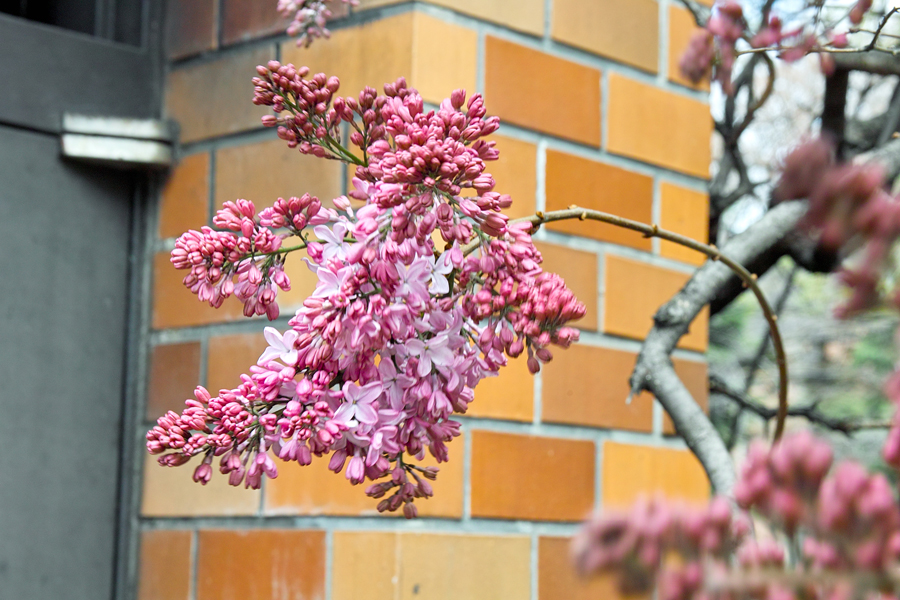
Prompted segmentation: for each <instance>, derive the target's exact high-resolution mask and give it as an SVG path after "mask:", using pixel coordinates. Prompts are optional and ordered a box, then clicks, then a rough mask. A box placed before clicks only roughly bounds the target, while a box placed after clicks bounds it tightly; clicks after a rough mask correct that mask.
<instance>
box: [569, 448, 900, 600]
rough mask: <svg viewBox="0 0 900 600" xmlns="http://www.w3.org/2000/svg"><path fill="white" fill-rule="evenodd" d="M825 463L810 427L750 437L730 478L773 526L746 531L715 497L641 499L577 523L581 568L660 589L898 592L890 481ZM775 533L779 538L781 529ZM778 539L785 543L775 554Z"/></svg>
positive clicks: (690, 595) (753, 594) (898, 548)
mask: <svg viewBox="0 0 900 600" xmlns="http://www.w3.org/2000/svg"><path fill="white" fill-rule="evenodd" d="M831 467H832V453H831V450H830V448H829V446H828V445H827V444H826V443H825V442H823V441H819V440H816V439H815V438H813V437H812V435H810V434H809V433H800V434H796V435H792V436H789V437H787V438H785V439H784V440H782V441H781V442H779V443H778V444H777V445H776V446H775V447H774V448H772V449H771V451H768V450H767V449H766V448H764V447H763V445H762V444H757V445H755V446H754V447H753V448H752V449H751V450H750V453H749V455H748V457H747V461H746V463H745V465H744V468H743V470H742V472H741V474H740V477H739V479H738V482H737V485H736V487H735V497H736V500H737V503H738V505H739V506H740V507H741V508H744V509H746V510H748V511H752V512H754V513H755V514H757V515H758V516H760V517H763V518H765V519H766V520H767V521H768V522H769V523H770V524H771V526H772V527H773V528H775V531H776V532H779V533H778V536H779V537H776V538H763V539H760V540H756V539H751V538H750V537H749V536H748V535H747V534H748V532H749V521H747V520H746V519H745V518H744V517H743V516H739V515H736V514H735V512H734V511H733V508H732V507H731V505H730V503H729V502H728V501H727V500H725V499H724V498H721V497H719V498H714V499H713V500H712V501H711V502H710V504H709V505H708V506H707V508H706V509H693V510H690V509H685V508H684V507H681V506H679V505H676V504H673V503H669V502H666V501H664V500H659V499H657V500H654V501H647V500H643V501H641V502H639V503H638V504H636V505H635V507H634V508H633V509H632V511H631V512H630V513H627V514H612V515H608V516H604V517H601V518H597V519H595V520H593V521H591V522H589V523H588V524H586V525H585V526H584V528H583V530H582V532H581V533H580V534H579V536H578V537H577V538H576V541H575V544H574V551H575V558H576V562H577V564H578V565H579V566H580V567H581V568H582V570H584V571H585V572H587V573H596V572H603V571H612V572H614V573H615V574H617V575H618V576H619V587H620V589H621V591H622V592H625V593H631V592H646V591H649V590H651V589H653V587H654V586H655V585H658V586H659V594H660V597H661V598H665V599H667V600H709V599H713V598H722V599H729V600H730V599H732V598H754V599H756V598H758V599H760V600H762V599H769V598H776V597H777V598H784V599H785V600H793V599H799V598H816V599H823V600H824V599H831V598H836V597H845V596H844V594H843V592H845V591H846V590H848V589H849V590H851V592H852V593H851V594H849V595H846V597H847V598H870V597H875V596H876V595H877V594H875V592H882V593H888V594H891V596H892V597H896V596H897V594H898V592H900V580H898V579H897V578H896V572H897V569H898V568H900V508H898V506H897V498H896V497H895V495H894V490H893V489H892V486H891V485H890V484H889V483H888V480H887V479H886V478H885V477H884V476H883V475H881V474H871V473H869V472H867V471H866V469H865V468H863V467H862V466H860V465H858V464H856V463H853V462H849V461H846V462H841V463H839V464H837V465H836V466H835V467H834V468H831ZM782 536H783V537H782ZM783 542H790V543H791V545H792V547H794V548H796V554H795V556H794V557H793V559H792V560H791V561H787V560H786V552H785V546H784V544H783Z"/></svg>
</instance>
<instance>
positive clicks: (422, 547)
mask: <svg viewBox="0 0 900 600" xmlns="http://www.w3.org/2000/svg"><path fill="white" fill-rule="evenodd" d="M530 557H531V540H530V539H528V538H527V537H505V536H504V537H499V536H498V537H487V536H463V535H429V534H406V535H402V536H401V550H400V565H399V567H400V590H399V591H400V593H399V598H400V600H418V599H419V598H428V599H429V600H431V599H433V600H459V599H461V598H466V599H467V600H469V599H470V600H494V599H499V598H502V599H503V600H526V599H527V598H530V597H531V577H530V572H531V568H530V564H531V558H530Z"/></svg>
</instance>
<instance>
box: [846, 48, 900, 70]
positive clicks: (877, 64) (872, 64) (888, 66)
mask: <svg viewBox="0 0 900 600" xmlns="http://www.w3.org/2000/svg"><path fill="white" fill-rule="evenodd" d="M832 56H833V57H834V64H835V66H837V67H838V68H840V69H847V70H850V71H865V72H867V73H872V74H875V75H900V60H897V57H896V56H893V55H892V54H884V53H879V52H866V53H864V54H833V55H832Z"/></svg>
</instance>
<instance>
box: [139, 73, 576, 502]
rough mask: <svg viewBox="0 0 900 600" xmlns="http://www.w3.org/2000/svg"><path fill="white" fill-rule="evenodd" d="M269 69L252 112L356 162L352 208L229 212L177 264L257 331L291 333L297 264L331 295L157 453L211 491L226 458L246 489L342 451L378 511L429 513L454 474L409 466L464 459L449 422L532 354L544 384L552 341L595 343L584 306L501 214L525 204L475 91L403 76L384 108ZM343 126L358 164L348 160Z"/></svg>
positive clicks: (309, 148) (334, 85)
mask: <svg viewBox="0 0 900 600" xmlns="http://www.w3.org/2000/svg"><path fill="white" fill-rule="evenodd" d="M257 71H258V76H257V77H256V78H255V79H254V84H255V86H256V97H255V100H254V101H255V102H256V103H257V104H260V105H265V106H271V107H272V108H273V110H274V111H275V113H276V114H275V116H269V117H265V118H264V119H263V121H264V123H265V124H266V125H268V126H272V127H277V128H278V135H279V137H281V138H282V139H284V140H285V141H286V142H287V143H288V145H289V146H292V147H295V148H297V149H298V150H299V151H300V152H302V153H305V154H312V155H315V156H320V157H325V158H331V159H338V160H343V161H345V162H347V163H349V164H351V165H354V166H355V167H356V178H354V180H353V184H354V189H353V190H352V191H351V192H350V193H349V194H348V196H346V197H340V198H336V199H334V200H333V203H334V208H326V207H323V205H322V202H320V201H319V200H318V199H317V198H314V197H311V196H309V195H304V196H302V197H299V198H290V199H287V200H285V199H278V201H277V202H276V203H275V205H274V206H272V207H270V208H265V209H263V210H261V211H257V210H256V207H255V206H254V205H253V203H251V202H249V201H246V200H238V201H236V202H229V203H226V204H225V206H224V207H223V209H222V210H220V211H219V212H218V214H217V216H216V218H215V220H214V224H215V226H216V227H217V228H218V229H212V228H208V227H207V228H204V229H203V230H201V231H190V232H188V233H186V234H184V235H183V236H182V237H181V238H179V239H178V241H177V242H176V247H175V250H174V251H173V252H172V259H171V260H172V263H173V264H174V265H175V267H176V268H179V269H185V270H188V271H189V273H188V275H187V276H186V277H185V279H184V283H185V285H186V286H188V287H189V288H190V289H191V290H192V291H194V292H195V293H196V294H197V295H198V297H199V299H200V300H203V301H206V302H209V303H210V304H211V305H213V306H219V305H221V304H222V302H223V301H224V299H225V298H227V297H228V296H229V295H232V294H233V295H235V296H237V297H238V298H239V299H240V300H241V301H243V302H244V307H245V310H244V313H245V314H247V315H248V316H250V315H261V314H266V315H267V316H268V317H269V318H270V319H274V318H275V317H277V316H278V314H279V310H278V304H277V292H278V290H279V289H281V290H286V289H289V286H290V281H289V280H288V278H287V276H286V275H285V273H284V263H285V260H287V259H288V255H289V254H290V253H292V252H294V251H297V250H305V252H306V254H307V258H305V259H304V260H306V262H307V265H308V267H309V268H310V269H311V270H312V271H313V272H314V273H315V275H316V277H317V279H318V285H317V286H316V288H315V291H314V293H313V294H312V296H310V297H309V298H307V299H306V300H305V301H304V303H303V306H302V307H301V308H300V309H299V310H298V311H297V312H296V314H295V315H294V316H293V318H292V319H291V320H290V322H289V325H290V328H289V329H288V330H287V331H285V332H283V333H282V332H280V331H278V330H276V329H274V328H271V327H270V328H267V329H266V334H265V335H266V339H267V341H268V343H269V347H268V348H267V349H266V351H265V352H264V353H263V354H262V356H260V358H259V360H258V362H257V364H256V365H254V366H252V367H250V369H249V372H248V373H247V374H245V375H242V376H241V381H240V383H239V385H237V387H235V388H234V389H228V390H219V391H218V394H217V395H214V394H213V393H211V392H210V391H207V390H205V389H204V388H202V387H201V388H197V390H196V393H195V398H194V399H193V400H189V401H187V408H186V409H185V411H184V412H182V413H181V414H178V413H175V412H169V413H168V414H166V415H164V416H163V417H161V418H160V419H159V421H158V424H157V426H156V427H154V428H153V429H152V430H151V431H150V432H148V434H147V447H148V449H149V451H150V452H151V453H153V454H159V455H161V456H160V459H159V460H160V463H162V464H164V465H179V464H184V463H185V462H187V461H188V460H189V459H190V458H192V457H194V456H199V457H201V463H200V465H199V466H198V467H197V468H196V470H195V474H194V479H195V480H197V481H199V482H201V483H205V482H207V481H209V479H210V477H211V475H212V462H213V460H214V459H217V460H218V461H219V470H220V471H221V472H222V473H224V474H227V475H228V478H229V482H230V483H231V484H232V485H239V484H241V483H242V482H243V483H244V484H245V485H247V486H249V487H258V486H259V485H260V482H261V479H262V477H263V476H269V477H274V476H275V475H276V473H277V468H276V464H275V462H274V461H273V460H272V455H277V456H278V457H280V458H281V459H283V460H285V461H296V462H298V463H300V464H301V465H307V464H309V463H310V462H311V461H312V460H313V457H314V456H316V457H324V456H328V457H329V468H331V469H332V470H333V471H335V472H341V471H342V470H343V471H344V472H345V475H346V477H347V479H349V480H350V481H351V482H352V483H354V484H356V483H362V482H363V481H366V480H370V481H372V482H374V483H373V484H372V485H370V487H369V488H368V493H369V494H370V495H371V496H374V497H375V498H382V500H381V502H380V504H379V505H378V508H379V510H391V511H393V510H397V509H399V508H401V507H402V508H403V510H404V513H405V514H406V516H407V517H412V516H415V515H416V508H415V506H414V505H413V503H412V502H413V500H414V499H416V498H420V497H428V496H431V494H432V488H431V484H430V483H429V480H431V479H434V477H435V474H436V469H433V468H422V467H419V466H417V465H415V464H412V463H410V462H408V460H407V459H406V458H405V457H408V456H414V457H417V458H422V457H423V455H424V452H425V451H426V449H427V450H428V451H430V452H431V454H432V455H434V456H435V457H436V458H437V460H438V461H439V462H440V461H445V460H447V456H448V454H447V446H446V444H447V442H449V441H450V440H452V439H453V438H454V437H455V436H457V435H458V434H459V424H458V423H457V422H456V421H454V420H452V419H451V418H450V417H451V416H452V415H453V414H454V413H464V412H465V411H466V409H467V407H468V404H469V403H470V402H471V401H472V399H473V397H474V393H473V388H474V387H475V386H476V385H477V384H478V382H479V381H480V380H481V379H482V378H484V377H488V376H492V375H496V374H497V372H498V370H499V369H500V368H501V367H503V366H504V365H505V364H506V362H507V360H508V358H509V357H516V356H519V355H520V354H523V353H527V362H528V366H529V368H530V369H531V370H532V371H533V372H536V371H537V370H539V368H540V363H541V362H546V361H548V360H550V359H551V358H552V355H551V352H550V346H551V345H557V346H562V347H566V346H568V345H569V344H571V343H572V342H573V341H575V340H576V339H577V338H578V332H577V331H576V330H575V329H572V328H571V327H569V326H568V325H567V324H568V323H569V322H570V321H572V320H575V319H578V318H580V317H581V316H583V315H584V312H585V307H584V305H583V304H581V303H580V302H579V301H578V300H577V299H576V298H575V297H574V296H573V294H572V292H571V291H570V290H569V289H568V288H566V286H565V284H564V283H563V281H562V280H561V279H560V278H559V277H558V276H556V275H553V274H550V273H544V272H543V271H542V270H541V267H540V263H541V256H540V253H539V252H538V251H537V249H536V248H535V247H534V244H533V243H532V241H531V236H530V235H529V231H530V227H531V226H530V225H529V224H527V223H519V224H509V223H508V222H507V218H506V216H505V215H503V213H502V212H501V210H502V209H503V208H506V207H508V206H509V205H510V202H511V200H510V198H509V196H506V195H501V194H498V193H496V192H494V191H493V188H494V180H493V178H492V177H491V175H490V174H489V173H488V172H487V171H486V170H485V166H486V163H487V162H488V161H492V160H496V159H497V157H498V152H497V150H496V148H495V147H494V143H493V142H489V141H486V140H485V139H484V137H485V136H487V135H489V134H491V133H493V132H494V131H496V129H497V127H498V121H497V119H496V118H486V116H485V109H484V105H483V102H482V99H481V97H480V96H478V95H476V96H473V97H471V98H469V100H468V102H466V95H465V92H464V91H462V90H458V91H456V92H454V93H453V94H452V95H451V97H450V98H447V99H446V100H444V102H443V103H442V104H441V105H440V108H439V109H437V110H429V111H426V110H425V109H424V105H423V101H422V98H421V97H420V96H419V94H418V93H417V92H416V91H415V90H413V89H410V88H408V87H407V85H406V82H405V81H404V80H403V79H400V80H398V81H397V82H395V83H393V84H388V85H386V86H385V93H384V94H383V95H378V94H377V93H376V92H375V90H373V89H371V88H366V89H365V90H363V91H362V92H361V93H360V94H359V96H358V97H356V98H354V97H347V98H343V97H339V96H336V92H337V91H338V87H339V82H338V81H337V79H336V78H334V77H330V78H329V77H326V76H325V75H324V74H317V75H314V76H312V77H308V75H309V70H308V69H306V68H305V67H304V68H296V67H294V66H293V65H282V64H279V63H277V62H270V63H269V64H268V65H266V66H260V67H258V68H257ZM342 123H347V124H349V128H350V129H351V130H352V132H353V133H352V134H351V136H350V142H351V143H352V144H353V145H354V146H355V147H356V150H355V151H351V149H350V148H348V147H346V146H344V145H342V142H341V137H340V126H341V124H342ZM352 200H355V201H356V202H353V201H352ZM360 202H361V203H362V205H361V206H360V204H359V203H360ZM354 207H356V208H354ZM287 238H294V240H295V241H294V242H293V243H290V244H289V243H288V242H287V241H286V240H287Z"/></svg>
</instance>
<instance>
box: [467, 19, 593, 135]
mask: <svg viewBox="0 0 900 600" xmlns="http://www.w3.org/2000/svg"><path fill="white" fill-rule="evenodd" d="M484 78H485V82H484V86H485V93H484V96H485V105H486V107H487V110H488V112H489V113H490V114H493V115H497V116H499V117H500V118H501V119H502V120H504V121H508V122H510V123H514V124H516V125H520V126H522V127H527V128H529V129H536V130H538V131H543V132H545V133H549V134H551V135H556V136H559V137H563V138H566V139H570V140H573V141H576V142H581V143H584V144H588V145H591V146H599V145H600V71H598V70H597V69H592V68H590V67H585V66H583V65H580V64H577V63H574V62H570V61H567V60H563V59H561V58H556V57H554V56H550V55H548V54H544V53H543V52H540V51H538V50H532V49H530V48H526V47H524V46H520V45H518V44H514V43H512V42H507V41H505V40H501V39H498V38H495V37H492V36H487V38H486V41H485V75H484ZM547 81H552V82H553V84H552V85H546V82H547Z"/></svg>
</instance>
